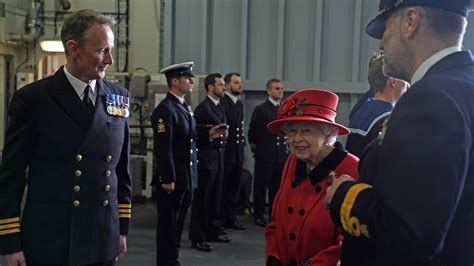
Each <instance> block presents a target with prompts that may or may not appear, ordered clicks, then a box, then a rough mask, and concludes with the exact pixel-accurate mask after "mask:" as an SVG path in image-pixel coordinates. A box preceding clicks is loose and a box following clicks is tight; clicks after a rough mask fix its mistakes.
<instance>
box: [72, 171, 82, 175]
mask: <svg viewBox="0 0 474 266" xmlns="http://www.w3.org/2000/svg"><path fill="white" fill-rule="evenodd" d="M74 175H75V176H81V175H82V172H81V170H76V172H74Z"/></svg>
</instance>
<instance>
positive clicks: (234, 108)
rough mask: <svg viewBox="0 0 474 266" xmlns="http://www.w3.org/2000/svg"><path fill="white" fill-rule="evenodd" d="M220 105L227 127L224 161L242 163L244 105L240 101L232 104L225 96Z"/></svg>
mask: <svg viewBox="0 0 474 266" xmlns="http://www.w3.org/2000/svg"><path fill="white" fill-rule="evenodd" d="M220 104H221V105H222V106H223V107H224V110H225V113H226V116H227V123H228V125H229V136H228V137H227V144H226V146H225V156H224V161H225V162H226V163H242V162H243V161H244V147H245V133H244V105H243V104H242V101H240V100H238V101H237V103H234V102H233V101H232V99H231V98H230V97H229V96H228V95H227V94H225V96H224V97H222V99H221V100H220Z"/></svg>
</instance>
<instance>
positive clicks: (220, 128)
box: [209, 124, 229, 139]
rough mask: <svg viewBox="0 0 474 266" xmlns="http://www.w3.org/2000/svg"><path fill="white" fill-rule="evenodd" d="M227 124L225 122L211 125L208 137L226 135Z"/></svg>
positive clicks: (214, 137)
mask: <svg viewBox="0 0 474 266" xmlns="http://www.w3.org/2000/svg"><path fill="white" fill-rule="evenodd" d="M228 128H229V126H228V125H226V124H219V125H217V126H213V127H212V128H211V129H210V130H209V138H210V139H217V138H220V137H223V136H227V131H228Z"/></svg>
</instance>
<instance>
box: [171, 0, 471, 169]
mask: <svg viewBox="0 0 474 266" xmlns="http://www.w3.org/2000/svg"><path fill="white" fill-rule="evenodd" d="M162 1H163V2H164V5H165V8H164V10H165V11H164V29H165V30H164V36H163V38H164V48H163V55H164V56H163V58H162V60H163V62H162V64H163V65H169V64H172V63H178V62H182V61H195V62H196V66H195V68H194V71H195V72H196V73H197V74H200V75H206V74H208V73H211V72H221V73H223V74H225V73H227V72H231V71H237V72H240V73H241V75H242V79H243V81H244V89H245V93H244V95H243V96H242V99H243V101H244V108H245V118H246V121H245V125H247V126H248V124H249V122H250V121H249V120H250V116H251V113H252V111H253V109H254V108H255V106H256V105H257V104H259V103H261V102H262V101H263V100H264V99H265V98H266V96H265V92H264V90H265V87H264V85H265V82H266V81H267V80H268V79H270V78H273V77H277V78H280V79H282V80H283V81H284V84H285V89H286V91H290V92H291V91H297V90H300V89H305V88H322V89H327V90H330V91H333V92H336V93H338V95H339V97H340V101H339V107H338V110H337V111H338V116H337V118H336V120H337V121H338V122H339V123H342V124H347V123H348V117H349V111H350V108H351V106H353V105H354V104H355V102H356V101H357V99H358V97H359V96H360V94H361V93H363V92H365V91H366V90H367V88H368V84H367V81H366V80H367V78H366V77H367V65H368V61H369V58H370V57H371V55H372V54H373V52H374V51H377V50H378V41H377V40H375V39H372V38H370V37H369V36H368V35H367V34H366V33H365V27H366V25H367V23H368V22H369V21H370V19H371V18H372V17H373V16H374V15H375V14H377V12H378V11H377V8H378V1H376V0H162ZM473 17H474V16H471V17H470V18H469V20H470V21H472V22H473V23H474V21H473V19H474V18H473ZM473 31H474V30H473V29H472V26H471V27H469V28H468V34H467V36H466V39H465V42H464V44H465V46H466V47H467V48H474V32H473ZM342 141H345V140H344V139H342ZM251 157H252V156H251V154H250V151H249V149H247V158H248V160H246V163H245V167H247V168H249V169H253V160H252V159H251Z"/></svg>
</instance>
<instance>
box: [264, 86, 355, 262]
mask: <svg viewBox="0 0 474 266" xmlns="http://www.w3.org/2000/svg"><path fill="white" fill-rule="evenodd" d="M337 102H338V97H337V95H336V94H334V93H332V92H329V91H325V90H316V89H311V90H302V91H298V92H296V93H294V94H292V95H291V96H290V97H289V98H288V99H286V100H285V101H284V102H283V103H282V106H281V107H280V109H279V110H278V119H277V120H274V121H273V122H271V123H269V124H268V126H267V127H268V129H269V130H271V131H273V132H275V133H277V134H284V135H286V136H287V137H288V143H289V145H290V148H291V151H292V154H291V155H290V157H289V158H288V160H287V162H286V165H285V169H284V170H283V174H282V180H281V184H280V189H279V191H278V193H277V195H276V198H275V201H274V203H273V211H272V220H271V222H270V224H269V225H268V226H267V227H266V228H265V240H266V264H267V265H270V266H273V265H282V266H286V265H290V266H291V265H295V266H296V265H315V266H316V265H317V266H335V265H337V262H338V261H339V256H340V248H341V247H340V245H341V241H342V235H341V231H339V229H338V228H337V227H336V225H335V224H334V223H333V222H332V220H331V217H330V214H329V212H328V211H327V210H326V209H325V208H324V196H325V194H326V188H327V187H328V186H329V185H330V184H331V182H332V180H333V179H334V178H336V177H337V176H339V175H342V174H348V175H350V176H357V164H358V161H359V159H358V158H357V157H355V156H353V155H352V154H349V153H348V152H347V151H345V150H344V149H343V148H342V147H341V145H337V144H336V145H335V140H336V137H337V136H338V135H346V134H348V133H349V130H348V129H347V128H345V127H344V126H342V125H339V124H337V123H335V122H334V118H335V117H336V108H337Z"/></svg>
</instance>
